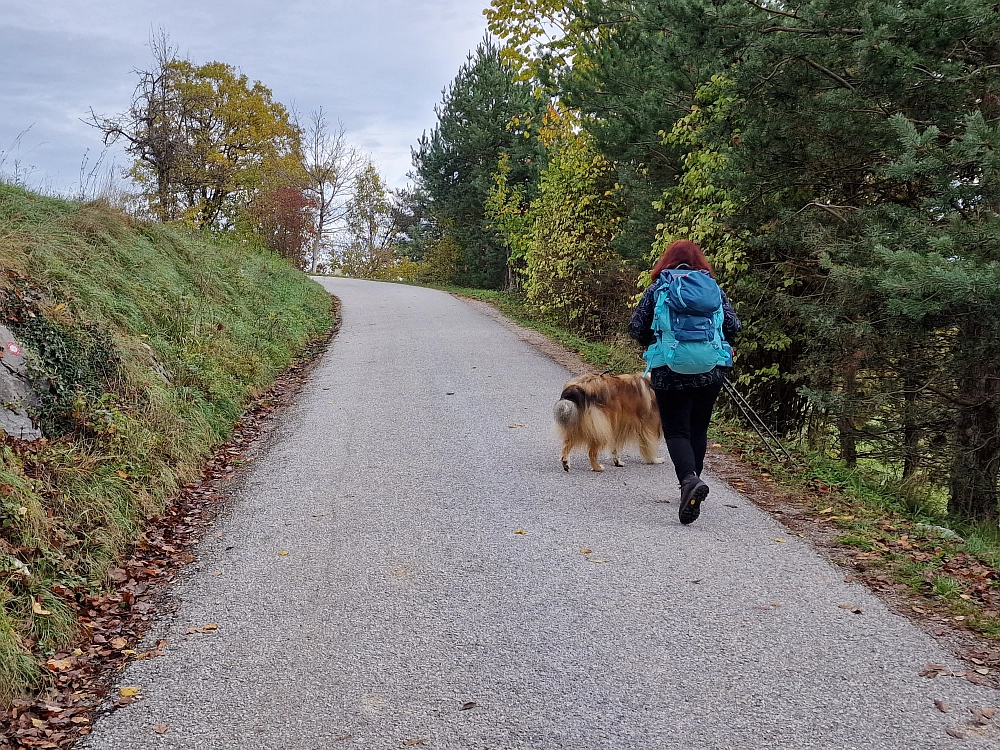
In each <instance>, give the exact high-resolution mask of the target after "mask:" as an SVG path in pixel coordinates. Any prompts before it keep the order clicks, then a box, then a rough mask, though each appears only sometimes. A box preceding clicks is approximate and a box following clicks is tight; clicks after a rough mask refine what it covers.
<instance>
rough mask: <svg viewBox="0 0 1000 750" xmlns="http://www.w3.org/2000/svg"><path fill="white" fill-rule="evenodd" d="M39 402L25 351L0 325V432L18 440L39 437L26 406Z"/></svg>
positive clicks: (7, 330)
mask: <svg viewBox="0 0 1000 750" xmlns="http://www.w3.org/2000/svg"><path fill="white" fill-rule="evenodd" d="M37 403H38V398H37V397H36V396H35V391H34V389H33V388H32V387H31V380H30V378H29V376H28V367H27V363H26V362H25V351H24V347H22V346H21V345H20V344H19V343H18V342H17V339H16V338H15V337H14V334H13V332H12V331H11V330H10V329H9V328H7V326H5V325H0V432H3V434H5V435H9V436H11V437H15V438H18V439H20V440H38V439H39V438H40V437H42V432H41V430H39V429H38V428H37V427H36V426H35V424H34V422H32V421H31V417H29V416H28V412H27V411H25V407H28V406H34V405H36V404H37Z"/></svg>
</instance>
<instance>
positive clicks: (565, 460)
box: [560, 440, 573, 471]
mask: <svg viewBox="0 0 1000 750" xmlns="http://www.w3.org/2000/svg"><path fill="white" fill-rule="evenodd" d="M572 449H573V444H572V443H571V442H570V441H569V440H563V449H562V456H561V457H560V459H561V460H562V467H563V471H569V452H570V451H571V450H572Z"/></svg>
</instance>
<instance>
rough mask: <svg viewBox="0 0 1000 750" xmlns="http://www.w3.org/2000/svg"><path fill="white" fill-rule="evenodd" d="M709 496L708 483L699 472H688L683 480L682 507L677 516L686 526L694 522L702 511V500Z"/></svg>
mask: <svg viewBox="0 0 1000 750" xmlns="http://www.w3.org/2000/svg"><path fill="white" fill-rule="evenodd" d="M706 497H708V485H707V484H705V483H704V482H703V481H701V478H700V477H699V476H698V475H697V474H688V475H687V476H686V477H684V479H683V481H682V482H681V507H680V509H679V510H678V511H677V517H678V518H679V519H680V522H681V523H682V524H684V525H685V526H686V525H687V524H689V523H694V522H695V521H696V520H697V518H698V515H699V514H700V513H701V502H702V500H704V499H705V498H706Z"/></svg>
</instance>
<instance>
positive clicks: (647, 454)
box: [639, 435, 664, 464]
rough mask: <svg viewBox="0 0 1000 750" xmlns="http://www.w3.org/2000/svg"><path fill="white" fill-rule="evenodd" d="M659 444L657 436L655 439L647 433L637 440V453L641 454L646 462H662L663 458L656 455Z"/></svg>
mask: <svg viewBox="0 0 1000 750" xmlns="http://www.w3.org/2000/svg"><path fill="white" fill-rule="evenodd" d="M659 444H660V439H659V436H657V437H656V439H655V440H653V439H652V438H650V437H649V436H648V435H644V436H643V437H642V440H641V441H640V442H639V453H641V454H642V459H643V461H645V462H646V463H647V464H662V463H663V462H664V459H662V458H660V457H659V456H657V455H656V453H657V449H658V448H659Z"/></svg>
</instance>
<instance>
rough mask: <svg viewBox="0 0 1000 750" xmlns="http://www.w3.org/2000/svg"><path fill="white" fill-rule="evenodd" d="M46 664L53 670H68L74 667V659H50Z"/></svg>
mask: <svg viewBox="0 0 1000 750" xmlns="http://www.w3.org/2000/svg"><path fill="white" fill-rule="evenodd" d="M45 666H46V667H48V668H49V669H51V670H52V671H53V672H68V671H69V670H71V669H72V668H73V660H72V659H49V660H48V661H47V662H45Z"/></svg>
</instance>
